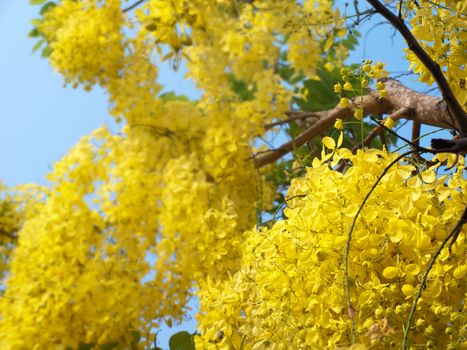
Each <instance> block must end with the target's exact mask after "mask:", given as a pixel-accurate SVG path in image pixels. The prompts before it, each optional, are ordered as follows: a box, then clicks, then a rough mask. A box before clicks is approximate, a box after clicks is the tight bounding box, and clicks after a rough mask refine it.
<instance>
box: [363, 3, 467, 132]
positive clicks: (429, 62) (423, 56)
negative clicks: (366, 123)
mask: <svg viewBox="0 0 467 350" xmlns="http://www.w3.org/2000/svg"><path fill="white" fill-rule="evenodd" d="M367 2H368V3H370V4H371V5H372V6H373V8H374V9H375V10H376V12H378V13H379V14H380V15H382V16H383V17H384V18H386V19H387V20H388V21H389V22H390V23H391V24H392V26H393V27H394V28H395V29H396V30H397V31H398V32H399V33H400V34H401V35H402V37H403V38H404V39H405V41H406V42H407V45H408V47H409V49H410V50H411V51H412V52H413V53H414V54H415V55H416V56H417V57H418V59H419V60H420V61H421V62H422V63H423V65H424V66H425V67H426V68H427V69H428V70H429V71H430V73H431V75H432V76H433V78H434V79H435V81H436V83H437V84H438V87H439V89H440V90H441V93H442V95H443V99H444V101H446V104H447V106H448V109H449V111H450V113H451V115H452V118H453V119H455V120H456V123H455V124H456V125H457V128H458V130H459V131H460V134H461V137H466V136H467V115H466V113H465V111H464V109H463V108H462V106H461V105H460V103H459V101H457V99H456V98H455V96H454V94H453V92H452V90H451V88H450V87H449V84H448V82H447V80H446V78H445V76H444V74H443V72H442V71H441V68H440V67H439V65H438V64H437V63H436V62H435V61H434V60H433V59H431V57H430V56H429V55H428V54H427V52H426V51H425V50H424V49H423V48H422V46H421V45H420V43H419V42H418V40H417V39H416V38H415V37H414V36H413V34H412V32H411V31H410V29H409V28H408V27H407V25H406V24H405V22H404V20H403V19H402V18H401V17H398V16H396V15H395V14H393V13H392V12H391V11H390V10H389V9H388V8H387V7H386V6H384V5H383V4H382V3H381V2H379V1H378V0H367Z"/></svg>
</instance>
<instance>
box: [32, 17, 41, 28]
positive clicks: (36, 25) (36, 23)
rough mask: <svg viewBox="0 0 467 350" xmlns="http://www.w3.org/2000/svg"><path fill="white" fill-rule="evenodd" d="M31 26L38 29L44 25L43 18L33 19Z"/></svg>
mask: <svg viewBox="0 0 467 350" xmlns="http://www.w3.org/2000/svg"><path fill="white" fill-rule="evenodd" d="M30 22H31V24H32V25H33V26H34V27H38V26H40V25H41V24H42V19H41V18H33V19H31V21H30Z"/></svg>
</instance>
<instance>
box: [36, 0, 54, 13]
mask: <svg viewBox="0 0 467 350" xmlns="http://www.w3.org/2000/svg"><path fill="white" fill-rule="evenodd" d="M55 6H57V4H56V3H54V2H52V1H51V2H48V3H47V4H45V5H44V6H42V7H41V10H40V12H39V13H40V14H41V15H42V16H43V15H44V14H45V13H46V12H47V11H49V10H51V9H53V8H54V7H55Z"/></svg>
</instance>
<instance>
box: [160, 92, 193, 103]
mask: <svg viewBox="0 0 467 350" xmlns="http://www.w3.org/2000/svg"><path fill="white" fill-rule="evenodd" d="M159 98H160V99H161V100H163V101H165V102H170V101H183V102H189V101H190V99H189V98H188V97H187V96H184V95H177V94H176V93H175V92H173V91H169V92H164V93H163V94H160V95H159Z"/></svg>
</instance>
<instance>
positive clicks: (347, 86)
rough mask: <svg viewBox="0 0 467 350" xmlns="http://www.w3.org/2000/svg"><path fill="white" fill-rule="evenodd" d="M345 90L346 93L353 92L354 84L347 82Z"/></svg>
mask: <svg viewBox="0 0 467 350" xmlns="http://www.w3.org/2000/svg"><path fill="white" fill-rule="evenodd" d="M344 90H346V91H351V90H353V86H352V84H351V83H350V82H348V81H347V82H346V83H345V84H344Z"/></svg>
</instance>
